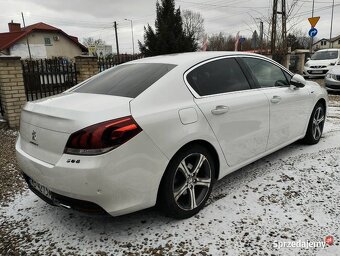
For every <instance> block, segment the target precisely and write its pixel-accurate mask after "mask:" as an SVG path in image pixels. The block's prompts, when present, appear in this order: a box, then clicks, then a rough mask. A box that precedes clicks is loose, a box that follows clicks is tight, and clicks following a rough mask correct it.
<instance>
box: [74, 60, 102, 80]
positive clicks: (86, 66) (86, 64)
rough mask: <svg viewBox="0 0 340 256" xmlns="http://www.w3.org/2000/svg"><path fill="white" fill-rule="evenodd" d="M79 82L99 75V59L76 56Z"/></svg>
mask: <svg viewBox="0 0 340 256" xmlns="http://www.w3.org/2000/svg"><path fill="white" fill-rule="evenodd" d="M75 61H76V67H77V73H78V76H77V80H78V83H80V82H82V81H84V80H86V79H88V78H90V77H91V76H94V75H96V74H98V73H99V70H98V60H97V57H92V56H76V57H75Z"/></svg>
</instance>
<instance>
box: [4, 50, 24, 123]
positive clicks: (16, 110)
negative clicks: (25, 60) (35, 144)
mask: <svg viewBox="0 0 340 256" xmlns="http://www.w3.org/2000/svg"><path fill="white" fill-rule="evenodd" d="M0 96H1V103H2V106H3V108H4V111H5V113H4V118H5V120H6V121H7V122H8V126H9V127H10V128H18V127H19V124H20V113H21V109H22V107H23V106H24V104H25V103H26V94H25V86H24V78H23V73H22V66H21V62H20V57H10V56H0Z"/></svg>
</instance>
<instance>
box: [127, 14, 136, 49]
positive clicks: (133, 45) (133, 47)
mask: <svg viewBox="0 0 340 256" xmlns="http://www.w3.org/2000/svg"><path fill="white" fill-rule="evenodd" d="M125 20H126V21H130V24H131V36H132V55H133V56H134V55H135V40H134V38H133V21H132V20H129V19H125Z"/></svg>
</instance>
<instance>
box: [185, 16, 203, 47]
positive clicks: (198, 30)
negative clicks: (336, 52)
mask: <svg viewBox="0 0 340 256" xmlns="http://www.w3.org/2000/svg"><path fill="white" fill-rule="evenodd" d="M182 22H183V30H184V32H185V34H186V35H187V36H192V37H194V38H195V40H196V42H197V43H199V42H202V40H203V38H204V35H205V33H204V18H203V17H202V15H201V14H200V13H199V12H193V11H191V10H184V11H183V12H182Z"/></svg>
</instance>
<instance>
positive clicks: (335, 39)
mask: <svg viewBox="0 0 340 256" xmlns="http://www.w3.org/2000/svg"><path fill="white" fill-rule="evenodd" d="M337 40H340V35H338V36H336V37H333V38H332V39H331V42H335V41H337ZM321 41H326V42H329V38H328V39H327V38H322V39H320V40H318V41H316V42H315V43H314V44H313V45H315V44H317V43H319V42H321Z"/></svg>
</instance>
